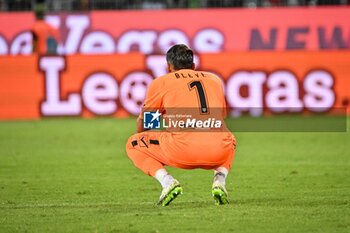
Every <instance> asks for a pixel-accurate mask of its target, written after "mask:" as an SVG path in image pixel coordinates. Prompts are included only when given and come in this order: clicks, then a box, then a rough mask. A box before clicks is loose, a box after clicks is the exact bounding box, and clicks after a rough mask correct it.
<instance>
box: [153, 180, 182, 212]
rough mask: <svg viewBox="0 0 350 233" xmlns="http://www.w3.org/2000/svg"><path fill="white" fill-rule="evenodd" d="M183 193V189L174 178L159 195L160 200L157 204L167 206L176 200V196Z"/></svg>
mask: <svg viewBox="0 0 350 233" xmlns="http://www.w3.org/2000/svg"><path fill="white" fill-rule="evenodd" d="M182 193H183V189H182V187H181V185H180V183H179V181H177V180H175V179H174V180H173V182H172V183H171V184H170V185H168V186H167V187H165V188H164V189H163V191H162V194H161V195H160V197H159V201H158V203H157V205H161V206H167V205H169V204H170V202H172V201H173V200H175V198H176V197H177V196H179V195H181V194H182Z"/></svg>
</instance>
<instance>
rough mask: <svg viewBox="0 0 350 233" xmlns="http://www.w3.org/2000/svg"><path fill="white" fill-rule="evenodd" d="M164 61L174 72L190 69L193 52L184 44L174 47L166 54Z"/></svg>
mask: <svg viewBox="0 0 350 233" xmlns="http://www.w3.org/2000/svg"><path fill="white" fill-rule="evenodd" d="M166 61H167V62H168V63H169V64H171V65H172V66H173V67H174V69H175V70H181V69H192V67H193V51H192V50H191V49H190V48H188V47H187V46H186V45H184V44H177V45H174V46H173V47H171V48H170V49H169V50H168V52H167V53H166Z"/></svg>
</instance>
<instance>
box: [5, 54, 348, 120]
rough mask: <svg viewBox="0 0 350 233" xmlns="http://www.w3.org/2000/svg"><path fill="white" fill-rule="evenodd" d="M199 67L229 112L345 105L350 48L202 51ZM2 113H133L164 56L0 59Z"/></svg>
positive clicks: (8, 116) (12, 116)
mask: <svg viewBox="0 0 350 233" xmlns="http://www.w3.org/2000/svg"><path fill="white" fill-rule="evenodd" d="M196 63H197V67H198V69H202V70H208V71H211V72H214V73H216V74H218V75H219V76H220V77H222V79H223V81H224V85H225V92H226V99H227V103H228V106H229V107H230V108H231V109H232V112H231V113H232V114H236V115H237V114H240V113H241V112H242V111H246V112H248V113H249V114H251V115H256V116H259V115H263V114H265V113H266V112H263V111H261V109H262V108H264V109H267V110H268V111H269V112H270V113H280V112H283V113H288V112H328V111H334V109H335V108H344V107H345V108H348V111H349V107H348V105H349V99H350V79H349V77H350V66H349V64H350V53H349V52H345V51H344V52H335V51H334V52H241V53H219V54H202V55H200V56H199V57H197V58H196ZM0 71H1V75H0V119H2V120H4V119H38V118H41V117H48V116H82V117H92V116H118V117H123V116H129V115H137V114H138V113H139V111H140V107H141V106H142V102H143V99H144V97H145V93H146V90H147V86H148V85H149V83H150V82H151V81H152V80H153V79H154V78H155V77H158V76H160V75H162V74H165V72H166V62H165V58H164V56H161V55H150V56H144V55H140V54H136V53H135V54H126V55H71V56H55V57H49V56H48V57H37V56H2V57H0Z"/></svg>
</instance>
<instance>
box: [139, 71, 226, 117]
mask: <svg viewBox="0 0 350 233" xmlns="http://www.w3.org/2000/svg"><path fill="white" fill-rule="evenodd" d="M169 108H173V109H190V110H191V111H194V110H197V109H198V114H200V115H203V116H204V115H205V116H206V117H211V115H212V114H213V112H215V114H217V110H218V109H220V110H221V111H222V112H221V113H222V114H221V116H220V117H221V118H222V119H223V118H224V117H225V116H224V115H225V108H226V103H225V96H224V91H223V85H222V81H221V79H220V78H219V77H217V76H216V75H214V74H212V73H209V72H204V71H195V70H191V69H182V70H178V71H176V72H172V73H168V74H166V75H164V76H161V77H159V78H157V79H155V80H153V82H152V83H151V84H150V86H149V88H148V90H147V94H146V99H145V103H144V109H159V110H160V112H163V111H164V110H165V109H169ZM213 109H216V111H211V110H213ZM213 117H214V115H213ZM215 117H216V118H217V117H218V116H217V115H216V116H215ZM140 118H143V117H142V113H141V116H140Z"/></svg>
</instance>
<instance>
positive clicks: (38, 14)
mask: <svg viewBox="0 0 350 233" xmlns="http://www.w3.org/2000/svg"><path fill="white" fill-rule="evenodd" d="M44 14H45V8H44V5H43V4H38V5H36V7H35V18H36V19H37V20H43V19H44Z"/></svg>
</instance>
